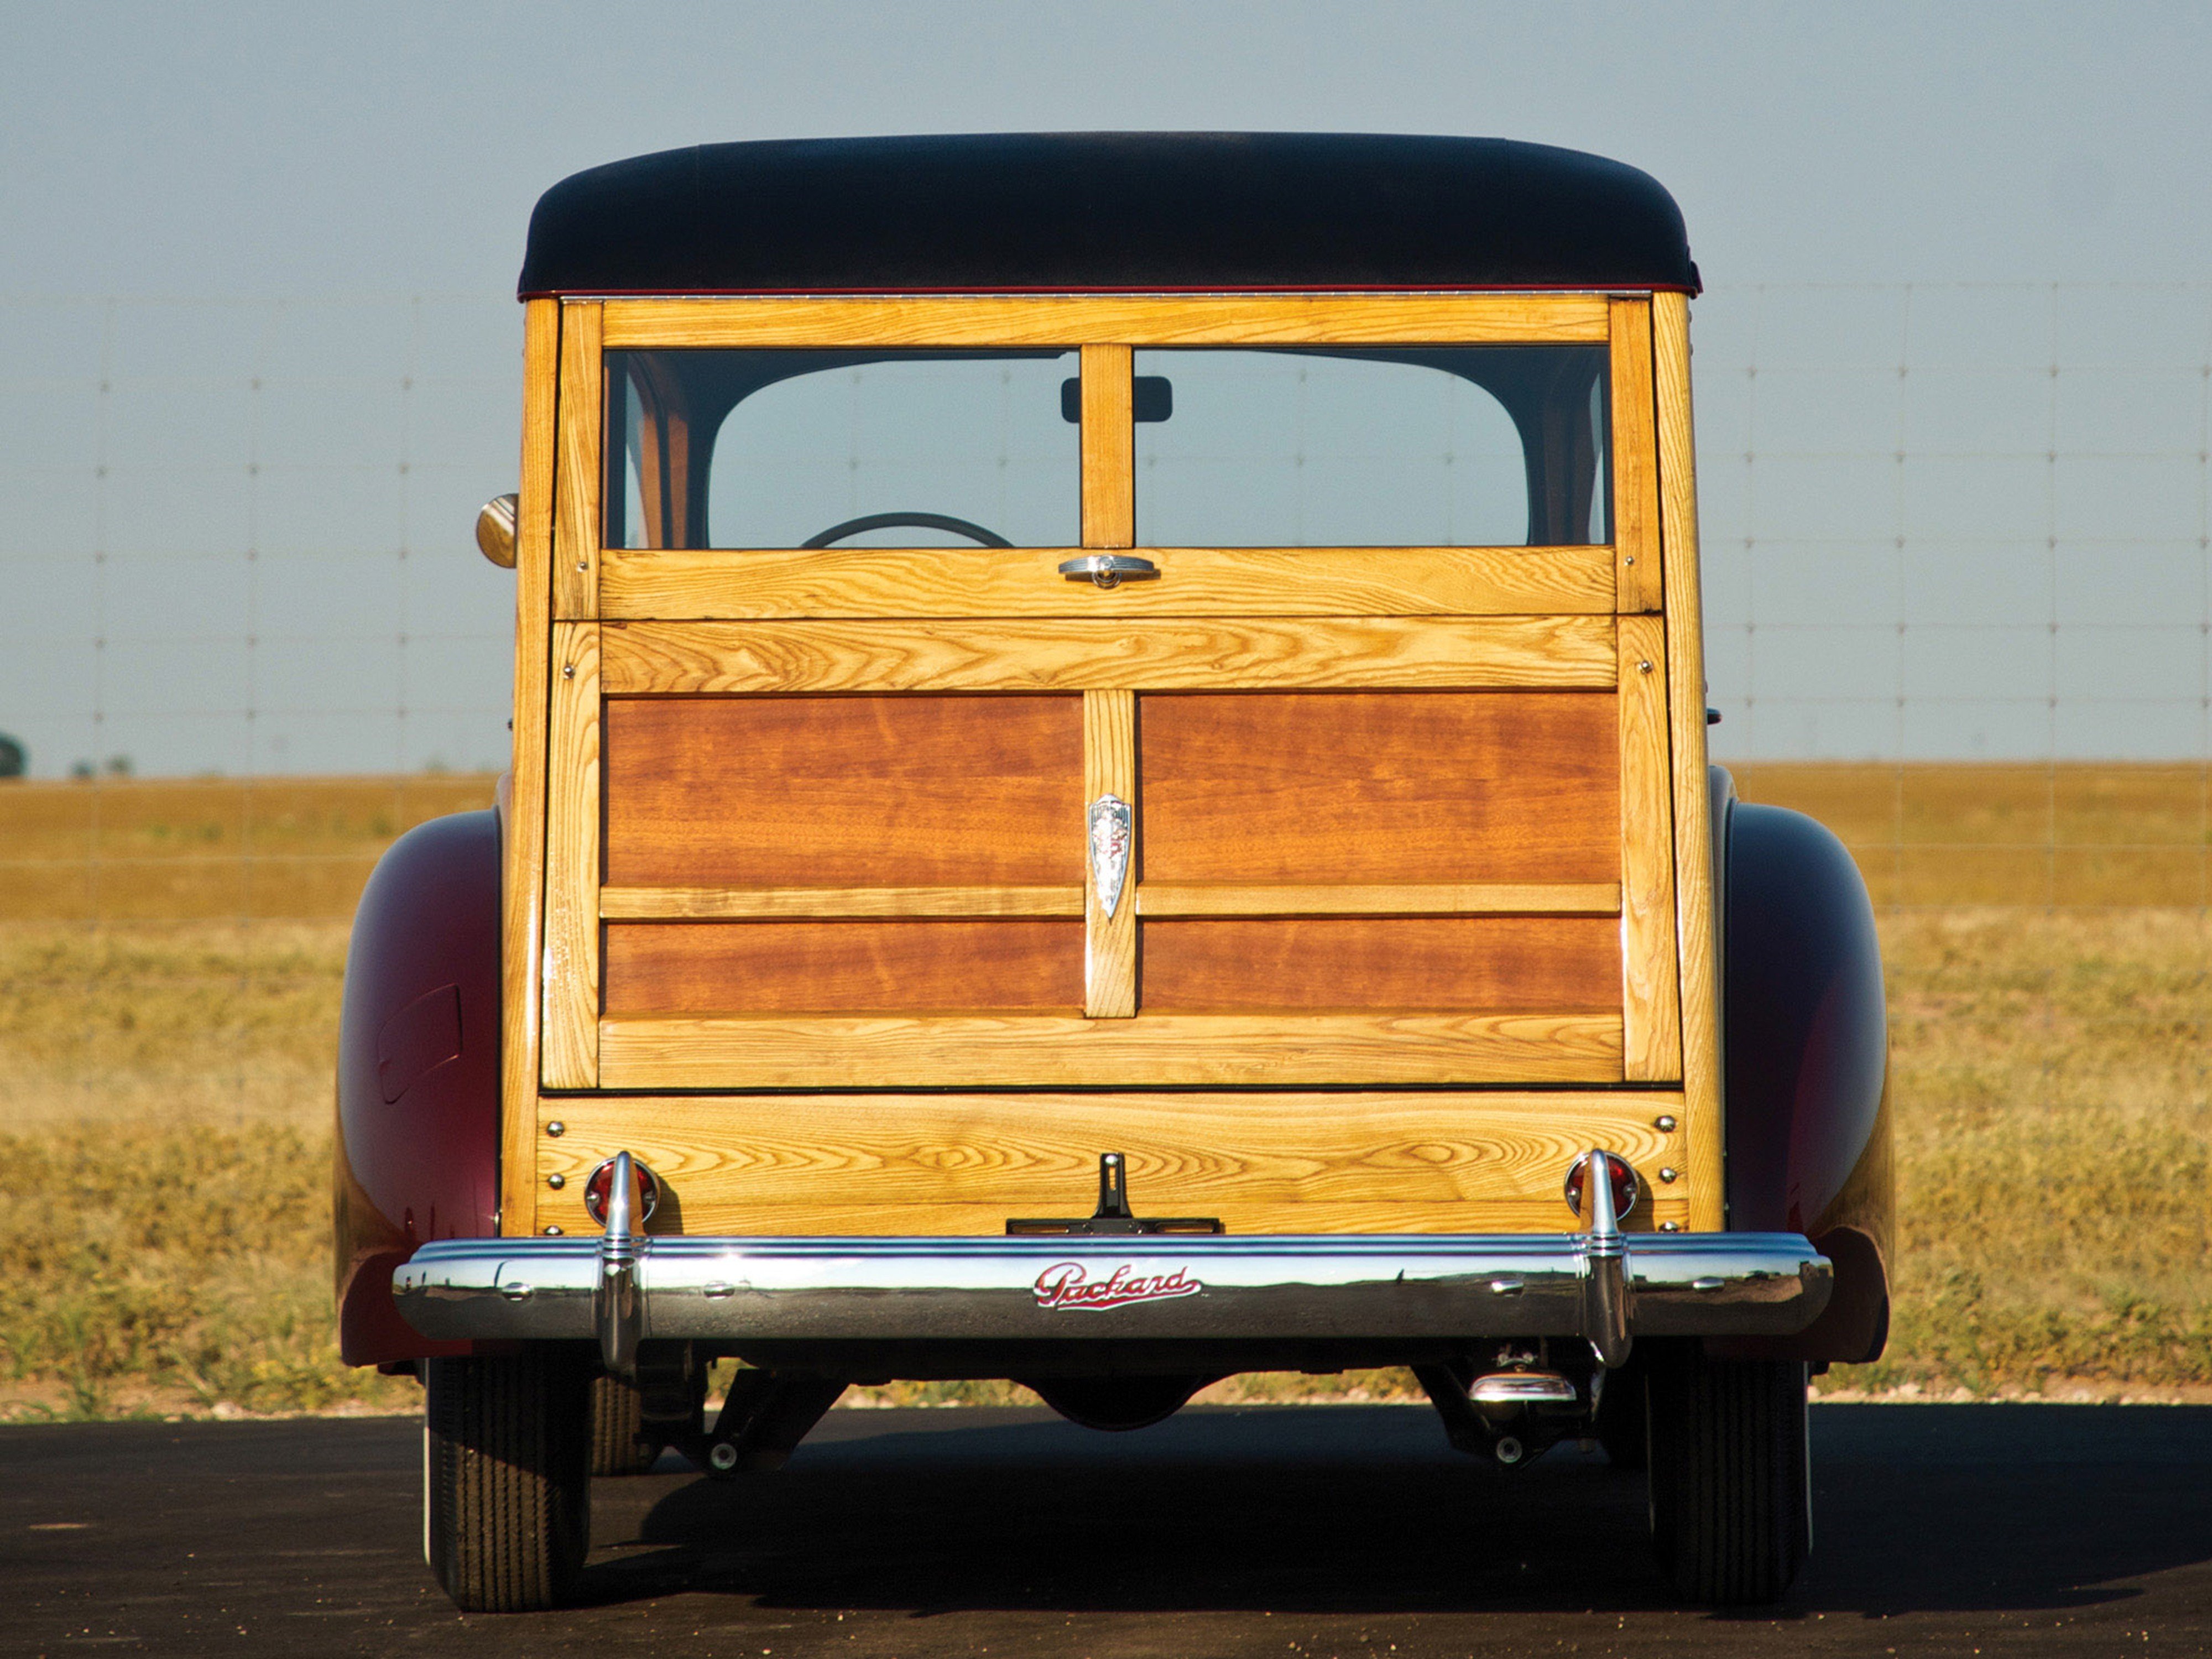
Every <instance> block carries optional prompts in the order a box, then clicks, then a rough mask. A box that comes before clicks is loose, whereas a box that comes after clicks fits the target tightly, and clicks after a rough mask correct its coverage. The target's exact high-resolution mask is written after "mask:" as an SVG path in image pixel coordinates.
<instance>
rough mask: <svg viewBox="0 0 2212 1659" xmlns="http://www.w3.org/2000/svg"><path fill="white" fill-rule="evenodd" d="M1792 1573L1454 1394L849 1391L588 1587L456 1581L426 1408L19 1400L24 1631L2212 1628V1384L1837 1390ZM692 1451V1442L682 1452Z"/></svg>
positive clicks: (1471, 1643) (1494, 1644) (680, 1492)
mask: <svg viewBox="0 0 2212 1659" xmlns="http://www.w3.org/2000/svg"><path fill="white" fill-rule="evenodd" d="M420 1448H421V1440H420V1435H419V1431H418V1429H417V1427H416V1425H414V1424H413V1423H410V1422H402V1421H393V1420H356V1421H336V1422H332V1421H324V1422H289V1423H259V1424H190V1425H158V1424H149V1425H137V1424H129V1425H100V1426H89V1427H70V1426H56V1427H36V1428H11V1429H0V1653H8V1654H16V1653H23V1654H34V1653H41V1654H62V1653H68V1652H74V1651H76V1650H79V1649H87V1650H90V1649H94V1648H97V1649H99V1650H102V1651H111V1652H125V1653H129V1652H148V1653H160V1654H177V1655H194V1654H211V1653H222V1654H254V1653H276V1654H316V1655H351V1654H391V1653H402V1654H415V1653H422V1654H447V1653H467V1654H493V1655H507V1654H529V1655H550V1654H565V1653H570V1652H590V1653H593V1654H625V1653H633V1652H641V1651H646V1650H654V1651H659V1652H663V1653H670V1654H684V1655H687V1656H688V1655H695V1654H696V1655H701V1656H705V1655H732V1656H734V1655H747V1656H759V1655H773V1656H802V1655H831V1654H835V1655H850V1656H856V1659H859V1656H867V1659H875V1656H892V1655H901V1656H917V1659H922V1656H932V1655H950V1654H971V1653H972V1654H981V1653H990V1654H996V1655H1014V1656H1018V1655H1026V1654H1039V1655H1053V1656H1061V1655H1066V1656H1079V1655H1097V1656H1137V1655H1143V1656H1164V1659H1166V1656H1171V1659H1186V1656H1190V1659H1198V1656H1243V1655H1252V1656H1261V1655H1265V1656H1269V1659H1321V1656H1327V1655H1345V1656H1352V1655H1359V1656H1367V1655H1376V1656H1384V1655H1390V1654H1396V1655H1401V1656H1404V1659H1420V1656H1427V1655H1467V1654H1474V1653H1480V1654H1485V1655H1490V1654H1498V1655H1507V1654H1522V1653H1528V1654H1541V1655H1547V1656H1551V1655H1561V1654H1569V1653H1574V1654H1581V1655H1601V1654H1615V1653H1618V1654H1629V1655H1644V1654H1662V1653H1663V1654H1668V1655H1682V1654H1697V1655H1704V1654H1725V1655H1738V1654H1741V1655H1765V1654H1793V1655H1795V1654H1806V1653H1810V1654H1828V1653H1837V1654H1845V1653H1848V1654H1862V1653H1863V1654H1875V1655H1887V1654H1889V1653H1897V1654H1902V1655H1948V1654H1958V1655H1962V1656H1963V1655H1971V1654H1990V1655H1996V1654H2006V1653H2028V1654H2039V1655H2041V1654H2097V1655H2113V1654H2130V1655H2132V1654H2164V1653H2172V1652H2187V1653H2197V1652H2204V1651H2206V1650H2208V1646H2212V1408H2204V1409H2200V1408H2194V1407H2026V1406H1994V1407H1954V1406H1932V1407H1903V1406H1856V1407H1855V1406H1830V1407H1820V1408H1818V1409H1816V1411H1815V1412H1814V1471H1815V1482H1816V1486H1817V1490H1818V1495H1819V1496H1818V1503H1819V1510H1818V1523H1817V1524H1818V1528H1819V1535H1818V1537H1817V1540H1816V1548H1815V1554H1814V1562H1813V1565H1812V1566H1811V1567H1810V1568H1809V1569H1808V1571H1807V1573H1806V1575H1805V1577H1804V1578H1803V1579H1802V1581H1801V1582H1800V1584H1799V1586H1798V1588H1797V1589H1796V1591H1795V1592H1793V1594H1792V1595H1791V1596H1790V1599H1789V1601H1787V1602H1786V1603H1784V1605H1783V1606H1782V1607H1779V1608H1776V1609H1769V1610H1763V1611H1761V1612H1759V1613H1757V1614H1755V1615H1718V1614H1714V1613H1705V1612H1700V1611H1697V1610H1692V1609H1686V1608H1683V1607H1679V1606H1676V1605H1674V1603H1673V1602H1672V1601H1671V1600H1670V1599H1669V1597H1668V1595H1667V1593H1666V1592H1665V1590H1664V1589H1663V1588H1662V1586H1661V1585H1660V1584H1659V1583H1658V1582H1657V1581H1656V1578H1655V1577H1654V1576H1653V1573H1652V1571H1651V1570H1650V1566H1649V1565H1648V1564H1647V1560H1646V1552H1645V1545H1644V1515H1643V1488H1642V1482H1641V1479H1640V1477H1638V1476H1636V1475H1633V1474H1624V1473H1620V1472H1617V1471H1615V1470H1613V1469H1612V1468H1609V1467H1607V1463H1606V1462H1605V1459H1604V1457H1603V1455H1602V1454H1590V1455H1583V1454H1581V1453H1579V1452H1577V1450H1576V1449H1574V1448H1573V1447H1572V1446H1571V1445H1570V1446H1565V1447H1562V1448H1559V1449H1556V1450H1554V1451H1553V1453H1552V1454H1551V1455H1549V1456H1547V1458H1545V1459H1544V1460H1543V1461H1542V1462H1540V1463H1537V1464H1535V1465H1534V1466H1533V1467H1531V1468H1527V1469H1525V1470H1522V1471H1518V1472H1516V1473H1513V1474H1500V1473H1497V1472H1494V1471H1492V1470H1490V1469H1488V1468H1481V1467H1478V1466H1476V1465H1475V1464H1474V1463H1472V1462H1468V1461H1467V1460H1464V1459H1462V1458H1460V1457H1458V1456H1457V1455H1455V1454H1453V1453H1451V1452H1449V1451H1448V1450H1446V1449H1444V1447H1443V1437H1442V1435H1441V1433H1440V1431H1438V1430H1437V1426H1436V1424H1435V1422H1434V1420H1433V1419H1432V1418H1431V1415H1430V1414H1429V1413H1428V1412H1427V1410H1426V1409H1425V1408H1424V1407H1274V1408H1269V1409H1265V1410H1200V1411H1192V1412H1187V1413H1184V1414H1182V1416H1180V1417H1178V1418H1175V1419H1170V1421H1169V1422H1167V1423H1165V1424H1163V1425H1160V1426H1159V1427H1158V1428H1154V1429H1149V1430H1146V1431H1142V1432H1140V1433H1137V1434H1130V1435H1118V1436H1108V1435H1099V1434H1094V1433H1091V1432H1090V1431H1085V1430H1082V1429H1077V1428H1073V1427H1071V1426H1069V1425H1066V1424H1063V1423H1061V1422H1060V1421H1059V1420H1058V1419H1054V1418H1053V1417H1052V1416H1050V1415H1049V1414H1048V1413H1043V1412H1042V1411H1039V1412H1014V1411H973V1410H965V1411H963V1410H940V1411H848V1412H836V1413H832V1414H831V1415H830V1417H829V1419H827V1420H826V1421H825V1422H824V1423H823V1425H822V1427H821V1428H819V1429H817V1431H816V1432H815V1434H814V1436H813V1437H812V1438H811V1439H810V1440H809V1441H808V1442H807V1443H806V1444H805V1446H804V1447H802V1448H801V1449H800V1450H799V1455H797V1456H796V1457H794V1458H793V1460H792V1462H791V1464H790V1466H789V1467H788V1468H786V1469H785V1470H783V1471H782V1472H781V1473H779V1474H761V1475H748V1476H744V1477H741V1478H740V1479H738V1480H735V1481H732V1482H730V1483H727V1484H722V1483H715V1482H709V1481H707V1480H701V1479H699V1478H698V1477H696V1476H695V1475H693V1474H690V1473H689V1472H688V1471H679V1470H677V1469H674V1468H669V1469H668V1471H667V1472H665V1473H656V1474H652V1475H648V1476H645V1477H642V1478H640V1479H636V1480H607V1481H601V1482H599V1483H598V1484H597V1486H595V1489H594V1491H593V1493H592V1501H593V1504H594V1521H593V1538H594V1546H595V1547H594V1550H593V1553H592V1565H591V1567H590V1569H589V1571H588V1573H587V1576H586V1580H585V1583H584V1600H583V1604H582V1605H580V1606H579V1607H574V1608H571V1609H568V1610H565V1611H562V1612H559V1613H548V1614H542V1615H529V1616H521V1617H510V1618H488V1617H482V1616H478V1617H469V1618H464V1617H462V1616H460V1615H459V1614H457V1613H454V1612H453V1608H452V1607H451V1605H450V1604H448V1603H447V1601H445V1600H444V1598H443V1597H442V1596H441V1595H440V1594H439V1593H438V1591H437V1590H436V1589H435V1587H434V1586H433V1585H432V1584H431V1583H430V1580H429V1577H428V1573H427V1572H426V1571H424V1569H423V1566H422V1559H421V1556H420V1554H419V1525H420V1522H419V1518H418V1517H419V1513H420V1511H419V1508H418V1504H417V1498H416V1481H417V1480H418V1478H419V1468H420V1456H421V1449H420ZM668 1462H670V1460H664V1464H667V1463H668Z"/></svg>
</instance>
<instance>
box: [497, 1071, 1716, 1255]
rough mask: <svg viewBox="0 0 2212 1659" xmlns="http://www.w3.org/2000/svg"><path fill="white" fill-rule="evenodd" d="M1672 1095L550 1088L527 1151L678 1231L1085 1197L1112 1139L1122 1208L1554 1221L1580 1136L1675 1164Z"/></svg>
mask: <svg viewBox="0 0 2212 1659" xmlns="http://www.w3.org/2000/svg"><path fill="white" fill-rule="evenodd" d="M545 1114H546V1115H547V1116H549V1117H557V1118H559V1119H560V1120H561V1121H562V1125H563V1130H564V1132H563V1133H562V1135H561V1136H560V1137H558V1138H557V1139H556V1138H551V1137H545V1136H540V1137H539V1139H538V1157H537V1161H536V1164H535V1168H536V1170H537V1175H538V1181H539V1182H541V1183H542V1182H544V1178H545V1177H546V1176H550V1175H555V1174H558V1175H560V1176H562V1181H563V1183H564V1187H563V1190H564V1191H570V1190H573V1189H574V1188H577V1187H578V1186H579V1185H580V1180H581V1177H583V1176H586V1175H587V1174H589V1172H590V1171H591V1170H592V1169H594V1168H596V1167H597V1165H598V1164H599V1163H600V1162H601V1161H602V1160H603V1159H605V1158H611V1157H612V1156H613V1155H614V1153H615V1152H617V1151H620V1150H623V1148H628V1149H629V1151H630V1152H632V1153H633V1154H634V1155H635V1156H637V1157H640V1158H643V1159H644V1160H645V1162H646V1163H647V1164H650V1165H651V1166H652V1167H653V1170H654V1171H655V1172H656V1173H657V1174H659V1176H661V1177H662V1179H663V1181H664V1182H665V1183H666V1186H667V1189H668V1190H669V1191H670V1192H671V1194H674V1195H675V1199H676V1205H675V1207H676V1209H677V1210H678V1212H679V1213H680V1216H681V1221H682V1230H683V1231H687V1232H691V1233H695V1234H696V1233H717V1232H725V1233H736V1234H745V1233H758V1232H771V1233H772V1232H781V1231H791V1232H800V1231H828V1232H835V1231H852V1232H883V1233H902V1232H930V1233H940V1232H948V1231H975V1232H986V1233H992V1232H997V1231H1000V1227H1001V1226H1002V1225H1003V1224H1004V1222H1005V1220H1006V1218H1007V1217H1009V1216H1014V1215H1063V1214H1083V1213H1086V1212H1087V1211H1088V1208H1089V1206H1090V1205H1091V1202H1092V1201H1093V1200H1095V1197H1096V1193H1097V1167H1098V1156H1099V1154H1100V1153H1101V1152H1109V1151H1111V1152H1121V1153H1122V1154H1123V1155H1124V1156H1125V1157H1126V1158H1127V1160H1128V1164H1127V1168H1128V1171H1129V1178H1130V1188H1131V1194H1132V1196H1133V1200H1134V1201H1135V1206H1136V1208H1137V1210H1138V1212H1139V1213H1140V1214H1142V1213H1147V1212H1149V1213H1152V1214H1155V1215H1162V1214H1180V1215H1218V1216H1220V1217H1222V1218H1224V1219H1225V1220H1228V1219H1229V1218H1230V1217H1231V1216H1235V1217H1237V1218H1238V1219H1237V1220H1235V1221H1231V1222H1230V1225H1231V1230H1232V1231H1238V1232H1298V1231H1354V1230H1357V1231H1377V1232H1395V1231H1490V1230H1497V1231H1523V1230H1527V1231H1565V1230H1567V1229H1569V1228H1571V1227H1572V1226H1573V1225H1574V1219H1573V1216H1572V1212H1571V1211H1569V1210H1568V1208H1567V1206H1566V1205H1565V1203H1564V1202H1563V1201H1562V1200H1561V1197H1560V1190H1559V1189H1560V1184H1561V1182H1562V1180H1563V1179H1564V1176H1565V1170H1566V1168H1567V1166H1568V1165H1569V1164H1571V1163H1572V1161H1573V1160H1574V1159H1575V1158H1577V1157H1579V1156H1580V1155H1581V1154H1582V1153H1583V1152H1586V1151H1588V1150H1589V1147H1591V1146H1606V1147H1608V1148H1610V1149H1611V1150H1613V1151H1614V1152H1619V1153H1620V1154H1621V1155H1622V1156H1623V1157H1625V1158H1627V1159H1628V1160H1629V1162H1630V1163H1632V1164H1634V1165H1635V1166H1636V1167H1637V1168H1638V1169H1639V1170H1644V1171H1646V1172H1647V1173H1648V1172H1651V1171H1656V1170H1658V1169H1659V1168H1661V1167H1663V1166H1667V1165H1669V1164H1674V1163H1678V1162H1679V1161H1680V1150H1679V1149H1680V1133H1679V1132H1677V1133H1672V1134H1669V1133H1662V1132H1661V1131H1660V1130H1658V1129H1657V1128H1656V1120H1657V1119H1658V1118H1659V1117H1660V1116H1661V1115H1675V1116H1677V1117H1679V1115H1680V1100H1679V1098H1677V1097H1669V1096H1662V1095H1638V1096H1634V1097H1627V1096H1621V1095H1589V1094H1575V1093H1542V1094H1505V1095H1492V1094H1485V1095H1482V1096H1478V1097H1469V1096H1467V1095H1463V1094H1462V1095H1433V1094H1420V1093H1395V1094H1341V1095H1283V1094H1261V1095H1185V1096H1176V1097H1158V1096H1153V1097H1144V1096H1113V1095H1103V1096H1102V1095H1044V1096H1038V1095H1024V1096H1006V1095H935V1096H891V1097H885V1096H851V1095H812V1096H807V1097H802V1098H798V1099H793V1098H788V1097H781V1098H780V1097H774V1096H768V1097H748V1098H744V1099H738V1100H727V1099H720V1100H718V1099H712V1098H708V1099H698V1098H688V1099H687V1098H659V1099H656V1098H650V1097H648V1098H643V1099H636V1098H632V1099H599V1100H591V1101H578V1100H561V1101H548V1102H547V1103H546V1105H545ZM1662 1190H1664V1191H1666V1192H1667V1193H1668V1196H1667V1197H1666V1198H1663V1199H1661V1200H1658V1202H1659V1203H1660V1204H1661V1205H1662V1206H1668V1205H1672V1206H1675V1208H1676V1209H1677V1212H1678V1213H1679V1212H1680V1207H1681V1206H1680V1200H1679V1199H1678V1198H1676V1197H1674V1193H1673V1189H1662ZM549 1201H554V1200H549ZM564 1201H565V1200H564ZM577 1207H578V1212H579V1213H581V1205H580V1202H579V1203H578V1206H577ZM1638 1212H1641V1213H1639V1214H1632V1217H1631V1219H1632V1222H1643V1223H1645V1224H1646V1225H1648V1224H1649V1223H1650V1221H1652V1220H1654V1219H1658V1218H1665V1216H1666V1211H1665V1209H1664V1208H1662V1209H1661V1210H1659V1211H1657V1212H1654V1211H1653V1210H1652V1208H1651V1206H1650V1203H1648V1202H1647V1203H1644V1204H1639V1205H1638ZM1354 1216H1357V1217H1358V1218H1359V1219H1358V1220H1353V1219H1352V1217H1354ZM840 1221H842V1225H840ZM572 1231H574V1229H573V1228H572Z"/></svg>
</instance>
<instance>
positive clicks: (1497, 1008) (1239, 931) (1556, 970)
mask: <svg viewBox="0 0 2212 1659" xmlns="http://www.w3.org/2000/svg"><path fill="white" fill-rule="evenodd" d="M1143 951H1144V966H1143V978H1144V986H1145V1006H1146V1009H1147V1010H1148V1011H1151V1012H1160V1013H1236V1012H1257V1011H1259V1010H1262V1009H1285V1008H1297V1009H1312V1010H1324V1009H1327V1010H1343V1011H1349V1010H1354V1009H1373V1010H1376V1011H1377V1012H1389V1011H1396V1010H1403V1011H1406V1012H1419V1011H1430V1010H1436V1011H1443V1010H1449V1009H1461V1008H1471V1009H1480V1010H1482V1011H1484V1012H1492V1013H1507V1012H1529V1013H1533V1012H1552V1011H1556V1012H1565V1011H1569V1010H1573V1011H1577V1012H1589V1011H1594V1010H1601V1009H1618V1008H1619V1007H1620V925H1619V924H1618V923H1617V922H1615V921H1613V919H1612V918H1611V917H1609V916H1327V917H1302V918H1298V919H1295V920H1282V921H1266V920H1258V919H1252V918H1243V917H1238V918H1219V919H1206V920H1190V921H1148V922H1146V924H1145V932H1144V940H1143Z"/></svg>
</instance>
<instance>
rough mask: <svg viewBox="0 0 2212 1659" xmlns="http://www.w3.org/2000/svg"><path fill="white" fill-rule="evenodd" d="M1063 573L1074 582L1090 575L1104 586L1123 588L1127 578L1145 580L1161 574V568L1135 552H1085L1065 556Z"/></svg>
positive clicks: (1061, 565)
mask: <svg viewBox="0 0 2212 1659" xmlns="http://www.w3.org/2000/svg"><path fill="white" fill-rule="evenodd" d="M1060 574H1061V575H1063V576H1065V577H1066V578H1067V580H1070V581H1072V582H1079V581H1082V580H1084V579H1085V578H1086V577H1087V578H1089V579H1090V580H1092V581H1094V582H1096V583H1097V584H1098V586H1101V587H1119V586H1121V584H1122V583H1123V582H1125V581H1145V580H1149V579H1150V578H1152V577H1155V576H1157V575H1158V574H1160V568H1159V566H1158V565H1156V564H1154V563H1153V562H1152V561H1151V560H1150V559H1140V558H1139V557H1138V556H1136V555H1135V554H1133V553H1085V555H1083V556H1082V557H1080V558H1077V559H1062V560H1061V561H1060Z"/></svg>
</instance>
